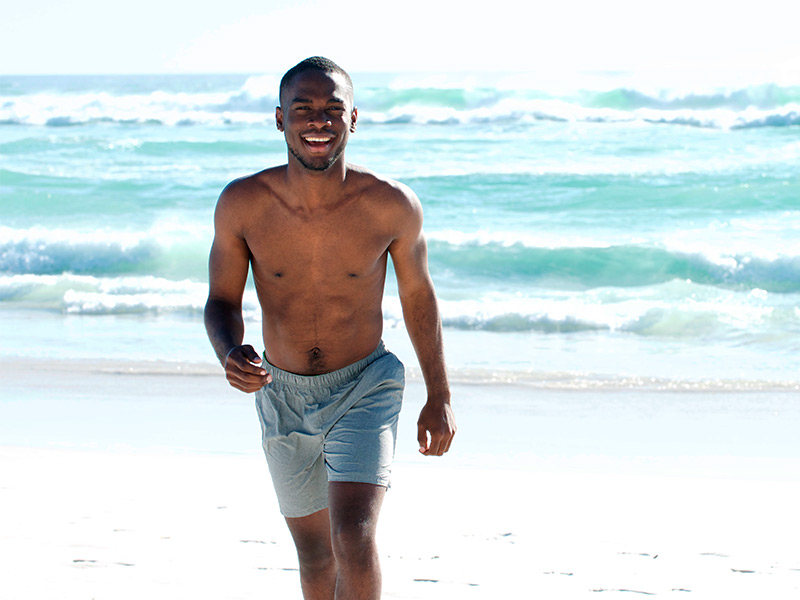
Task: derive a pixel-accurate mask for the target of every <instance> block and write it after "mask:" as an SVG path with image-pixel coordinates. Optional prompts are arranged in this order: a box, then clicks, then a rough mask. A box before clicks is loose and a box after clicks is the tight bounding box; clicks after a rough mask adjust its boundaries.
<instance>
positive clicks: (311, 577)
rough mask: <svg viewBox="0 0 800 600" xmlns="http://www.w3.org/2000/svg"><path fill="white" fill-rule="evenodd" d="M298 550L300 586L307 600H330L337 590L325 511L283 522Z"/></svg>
mask: <svg viewBox="0 0 800 600" xmlns="http://www.w3.org/2000/svg"><path fill="white" fill-rule="evenodd" d="M286 523H287V525H289V531H290V532H291V534H292V538H293V539H294V545H295V547H296V548H297V558H298V561H299V563H300V585H301V587H302V589H303V598H305V599H306V600H333V598H334V589H335V588H336V561H335V560H334V558H333V549H332V548H331V523H330V519H329V518H328V509H327V508H326V509H323V510H320V511H317V512H315V513H313V514H311V515H308V516H307V517H299V518H289V517H287V518H286Z"/></svg>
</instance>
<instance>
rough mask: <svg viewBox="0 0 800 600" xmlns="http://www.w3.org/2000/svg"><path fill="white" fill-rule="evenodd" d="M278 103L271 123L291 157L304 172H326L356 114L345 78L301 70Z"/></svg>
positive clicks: (354, 121)
mask: <svg viewBox="0 0 800 600" xmlns="http://www.w3.org/2000/svg"><path fill="white" fill-rule="evenodd" d="M280 101H281V105H280V106H279V107H277V108H276V109H275V122H276V124H277V126H278V131H282V132H283V133H284V137H285V138H286V145H287V147H288V148H289V152H290V153H291V155H292V156H293V157H294V158H296V159H297V160H298V161H299V162H300V164H301V165H302V166H303V167H305V168H306V169H309V170H311V171H326V170H328V169H329V168H330V167H331V166H332V165H333V164H335V163H336V161H337V160H338V159H339V157H340V156H341V155H342V152H344V148H345V146H346V145H347V139H348V138H349V136H350V133H351V132H353V131H355V130H356V118H357V116H358V114H357V111H356V109H355V107H354V106H353V93H352V91H351V90H350V88H349V86H348V85H347V81H346V80H345V78H344V77H343V76H342V75H340V74H338V73H325V72H323V71H318V70H310V71H305V72H303V73H300V74H298V75H296V76H295V77H294V78H293V79H292V80H291V81H290V82H289V85H288V86H287V88H286V89H285V90H284V93H283V94H282V95H281V98H280Z"/></svg>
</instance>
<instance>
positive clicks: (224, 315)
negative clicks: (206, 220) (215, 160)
mask: <svg viewBox="0 0 800 600" xmlns="http://www.w3.org/2000/svg"><path fill="white" fill-rule="evenodd" d="M232 187H233V186H228V188H226V189H225V191H223V192H222V195H221V196H220V199H219V202H218V203H217V209H216V211H215V214H214V243H213V244H212V246H211V254H210V256H209V259H208V287H209V291H208V301H207V302H206V307H205V312H204V317H205V325H206V332H207V333H208V338H209V340H211V345H212V346H213V347H214V352H216V354H217V358H219V361H220V363H221V364H222V366H223V367H224V368H225V377H226V378H227V379H228V383H230V384H231V385H232V386H233V387H235V388H236V389H238V390H241V391H243V392H248V393H249V392H255V391H257V390H259V389H260V388H262V387H263V386H264V385H266V384H267V383H269V382H270V381H271V380H272V378H271V376H270V375H269V374H268V373H267V372H266V371H265V370H264V369H263V368H262V367H260V366H259V363H260V362H261V357H260V356H259V355H258V353H257V352H256V351H255V349H254V348H253V347H252V346H250V345H242V341H243V340H244V319H243V317H242V295H243V294H244V286H245V283H246V281H247V271H248V269H249V266H250V250H249V248H248V247H247V243H246V242H245V239H244V235H243V231H242V226H241V223H242V218H241V217H242V215H241V214H239V213H240V211H239V210H237V205H239V203H238V202H237V199H236V195H235V191H233V190H232V189H231V188H232Z"/></svg>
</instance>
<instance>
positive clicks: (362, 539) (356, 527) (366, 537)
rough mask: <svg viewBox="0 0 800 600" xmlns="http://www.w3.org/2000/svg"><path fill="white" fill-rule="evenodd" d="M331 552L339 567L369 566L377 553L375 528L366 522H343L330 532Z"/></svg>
mask: <svg viewBox="0 0 800 600" xmlns="http://www.w3.org/2000/svg"><path fill="white" fill-rule="evenodd" d="M331 541H332V543H333V552H334V555H335V556H336V561H337V563H338V564H339V565H341V566H344V565H350V566H357V565H369V564H371V563H372V562H373V560H374V556H375V553H376V551H377V547H376V543H375V527H374V524H373V523H370V522H368V521H366V522H365V521H361V522H359V521H344V522H341V523H338V524H337V526H336V527H335V528H334V529H333V531H332V532H331Z"/></svg>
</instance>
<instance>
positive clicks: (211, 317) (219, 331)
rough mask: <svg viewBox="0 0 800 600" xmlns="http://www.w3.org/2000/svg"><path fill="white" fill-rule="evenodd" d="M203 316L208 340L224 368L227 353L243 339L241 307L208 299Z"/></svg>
mask: <svg viewBox="0 0 800 600" xmlns="http://www.w3.org/2000/svg"><path fill="white" fill-rule="evenodd" d="M203 316H204V319H205V324H206V333H208V339H209V340H210V341H211V345H212V346H213V348H214V352H215V353H216V354H217V358H218V359H219V362H220V363H222V365H223V366H224V365H225V358H226V357H227V355H228V353H229V352H230V351H231V349H232V348H234V347H235V346H239V345H240V344H241V343H242V340H243V339H244V318H243V317H242V307H241V306H235V305H233V304H231V303H229V302H226V301H224V300H212V299H210V298H209V300H208V302H206V308H205V312H204V314H203Z"/></svg>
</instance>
